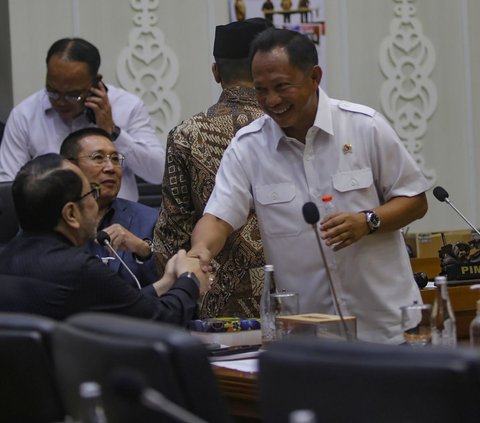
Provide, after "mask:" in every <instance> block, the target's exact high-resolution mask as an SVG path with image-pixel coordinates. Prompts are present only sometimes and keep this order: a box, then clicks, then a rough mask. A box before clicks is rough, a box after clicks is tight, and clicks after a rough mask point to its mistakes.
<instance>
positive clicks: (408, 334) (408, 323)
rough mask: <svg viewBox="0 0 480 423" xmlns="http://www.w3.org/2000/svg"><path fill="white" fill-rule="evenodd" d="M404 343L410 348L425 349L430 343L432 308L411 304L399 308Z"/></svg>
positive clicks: (425, 305)
mask: <svg viewBox="0 0 480 423" xmlns="http://www.w3.org/2000/svg"><path fill="white" fill-rule="evenodd" d="M400 309H401V311H402V329H403V338H404V339H405V342H406V343H407V344H408V345H410V346H412V347H425V346H427V345H430V344H431V343H432V319H431V314H432V306H431V305H430V304H418V303H417V302H414V303H413V304H410V305H406V306H403V307H400Z"/></svg>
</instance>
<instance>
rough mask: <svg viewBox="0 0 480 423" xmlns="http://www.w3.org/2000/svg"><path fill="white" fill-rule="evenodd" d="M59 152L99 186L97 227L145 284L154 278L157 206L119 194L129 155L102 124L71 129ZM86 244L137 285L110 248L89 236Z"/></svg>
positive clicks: (153, 280)
mask: <svg viewBox="0 0 480 423" xmlns="http://www.w3.org/2000/svg"><path fill="white" fill-rule="evenodd" d="M60 154H61V155H62V156H63V157H64V158H65V159H68V160H70V161H72V162H73V163H75V164H76V165H77V166H78V167H79V168H80V169H81V170H82V172H83V173H84V174H85V176H86V177H87V179H88V180H89V182H90V183H91V184H92V183H93V184H97V185H99V186H100V197H98V199H97V203H98V216H99V218H98V220H99V224H98V228H97V230H98V231H100V230H103V231H105V232H107V233H108V235H109V236H110V239H111V241H110V243H111V245H112V246H113V248H114V249H115V250H118V251H119V255H120V257H121V258H122V260H123V261H124V262H125V263H126V264H127V266H128V267H129V269H130V270H131V271H132V272H133V273H134V275H135V276H136V277H137V279H138V281H139V282H140V284H141V285H142V286H145V285H148V284H150V283H153V282H155V281H156V280H157V279H158V272H157V267H156V265H155V260H154V259H153V258H152V255H153V254H152V245H153V244H152V238H153V228H154V227H155V223H156V221H157V217H158V210H157V209H154V208H153V207H148V206H145V205H143V204H140V203H137V202H134V201H130V200H125V199H123V198H117V195H118V192H119V191H120V184H121V182H122V171H123V165H124V161H128V157H124V156H123V155H122V154H121V153H119V152H118V151H117V148H116V147H115V144H114V143H113V142H112V141H111V140H110V138H109V135H108V133H106V132H105V131H104V130H103V129H100V128H84V129H80V130H78V131H75V132H73V133H71V134H70V135H68V136H67V137H66V138H65V140H64V141H63V143H62V147H61V149H60ZM87 247H88V251H90V252H91V253H92V254H93V255H96V256H97V257H100V258H103V261H104V262H105V263H106V264H107V265H108V266H109V267H110V268H111V269H113V270H115V271H116V272H118V274H119V275H120V276H121V277H122V278H124V279H125V280H126V281H127V282H129V283H130V284H132V286H135V287H136V286H137V283H136V281H135V279H133V278H132V276H131V275H130V273H129V272H128V271H127V269H125V267H124V266H123V265H122V264H121V263H120V261H119V260H118V259H115V257H114V255H113V254H110V251H108V250H107V249H105V248H104V247H102V246H101V245H99V244H98V243H97V242H95V241H94V240H90V241H89V242H88V244H87Z"/></svg>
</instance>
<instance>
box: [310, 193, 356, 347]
mask: <svg viewBox="0 0 480 423" xmlns="http://www.w3.org/2000/svg"><path fill="white" fill-rule="evenodd" d="M302 213H303V218H304V219H305V222H307V223H308V224H309V225H312V228H313V231H314V232H315V237H316V238H317V244H318V249H319V250H320V254H321V255H322V260H323V263H324V265H325V270H326V271H327V279H328V284H329V286H330V292H331V294H332V298H333V303H334V305H335V309H336V310H337V313H338V316H339V317H340V320H341V322H342V326H343V330H344V332H345V338H346V339H347V341H348V340H351V339H352V337H351V335H350V331H349V330H348V326H347V323H346V322H345V319H344V318H343V313H342V310H341V308H340V304H339V302H338V297H337V293H336V291H335V285H334V283H333V279H332V274H331V273H330V268H329V267H328V263H327V259H326V257H325V252H324V251H323V247H322V243H321V241H320V235H319V233H318V229H317V223H318V221H319V220H320V213H319V211H318V207H317V206H316V204H315V203H312V202H311V201H309V202H307V203H305V204H304V205H303V207H302Z"/></svg>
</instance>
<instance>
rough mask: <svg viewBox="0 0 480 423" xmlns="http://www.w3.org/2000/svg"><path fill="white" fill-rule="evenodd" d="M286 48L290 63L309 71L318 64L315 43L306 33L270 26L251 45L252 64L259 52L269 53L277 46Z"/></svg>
mask: <svg viewBox="0 0 480 423" xmlns="http://www.w3.org/2000/svg"><path fill="white" fill-rule="evenodd" d="M278 47H280V48H284V49H285V51H286V52H287V55H288V61H289V63H290V65H292V66H295V67H296V68H298V69H300V70H302V71H303V72H308V71H309V70H310V69H311V68H312V67H313V66H316V65H318V53H317V49H316V47H315V44H314V43H313V42H312V41H311V40H310V39H309V38H308V37H307V36H305V35H303V34H300V33H299V32H297V31H291V30H289V29H277V28H269V29H266V30H265V31H263V32H261V33H260V34H259V35H258V36H257V37H256V38H255V39H254V40H253V42H252V44H251V47H250V66H251V64H252V61H253V57H254V56H255V54H256V53H257V52H263V53H268V52H270V51H272V50H274V49H275V48H278Z"/></svg>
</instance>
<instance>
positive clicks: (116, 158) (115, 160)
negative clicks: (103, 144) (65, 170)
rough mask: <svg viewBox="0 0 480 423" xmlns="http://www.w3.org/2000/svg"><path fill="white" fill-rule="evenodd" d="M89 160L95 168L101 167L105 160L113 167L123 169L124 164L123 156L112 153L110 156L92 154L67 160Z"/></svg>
mask: <svg viewBox="0 0 480 423" xmlns="http://www.w3.org/2000/svg"><path fill="white" fill-rule="evenodd" d="M82 158H85V159H90V160H91V161H92V162H93V163H95V164H96V165H97V166H102V165H103V164H104V163H106V162H107V160H110V163H111V164H112V165H113V166H119V167H123V163H124V162H125V156H124V155H123V154H122V153H112V154H102V153H98V152H95V153H92V154H89V155H87V156H78V157H77V158H76V159H74V158H71V159H69V160H78V159H82Z"/></svg>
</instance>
